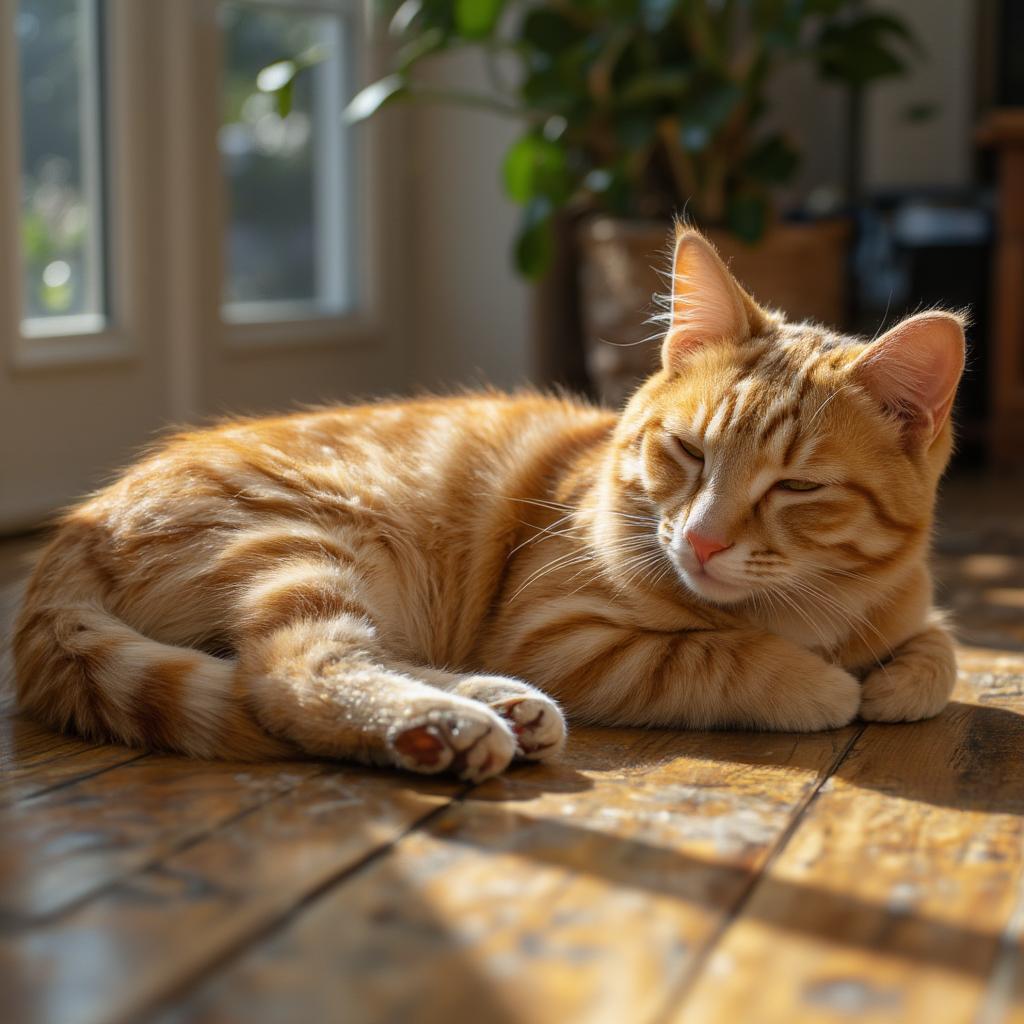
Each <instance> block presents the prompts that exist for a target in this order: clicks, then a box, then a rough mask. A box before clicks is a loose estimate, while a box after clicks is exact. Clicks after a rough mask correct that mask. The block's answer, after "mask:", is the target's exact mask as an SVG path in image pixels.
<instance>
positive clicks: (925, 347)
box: [854, 310, 964, 442]
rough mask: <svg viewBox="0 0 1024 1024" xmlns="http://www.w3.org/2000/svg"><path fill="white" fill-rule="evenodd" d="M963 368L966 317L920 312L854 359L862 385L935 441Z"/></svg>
mask: <svg viewBox="0 0 1024 1024" xmlns="http://www.w3.org/2000/svg"><path fill="white" fill-rule="evenodd" d="M963 370H964V321H963V319H962V317H959V316H957V315H956V314H954V313H943V312H940V311H938V310H935V311H932V312H928V313H918V314H917V315H916V316H912V317H909V318H908V319H907V320H904V321H903V322H902V323H901V324H897V325H896V326H895V327H894V328H893V329H892V330H891V331H887V332H886V333H885V334H883V335H882V337H880V338H879V339H878V340H877V341H875V342H872V344H870V345H869V346H868V347H867V349H866V350H865V351H864V354H863V355H862V356H860V357H858V359H857V361H856V362H855V363H854V372H855V374H856V375H857V376H858V377H859V378H860V381H861V383H863V384H864V386H865V387H866V388H867V389H868V390H869V391H870V392H871V393H872V394H873V395H874V396H875V398H876V399H877V400H878V401H879V402H880V403H881V404H882V406H884V407H885V408H886V409H887V410H889V411H890V412H892V413H895V414H896V415H898V416H899V417H900V418H901V419H903V420H905V421H906V422H907V424H908V425H909V426H910V427H911V428H914V429H916V430H918V431H920V432H921V433H922V434H923V435H924V436H925V438H926V440H927V441H929V442H930V441H932V440H933V439H934V438H935V436H936V435H937V434H938V432H939V431H940V430H941V429H942V425H943V424H944V423H945V422H946V420H947V419H948V417H949V412H950V409H951V408H952V407H953V399H954V398H955V397H956V388H957V385H958V384H959V383H960V375H961V374H962V373H963Z"/></svg>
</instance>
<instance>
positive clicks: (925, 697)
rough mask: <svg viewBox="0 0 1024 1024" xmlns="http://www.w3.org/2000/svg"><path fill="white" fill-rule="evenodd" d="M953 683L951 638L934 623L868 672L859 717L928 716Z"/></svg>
mask: <svg viewBox="0 0 1024 1024" xmlns="http://www.w3.org/2000/svg"><path fill="white" fill-rule="evenodd" d="M955 684H956V652H955V649H954V646H953V638H952V637H951V636H950V634H949V632H948V631H947V630H946V629H945V628H944V627H943V626H942V625H941V623H938V622H936V623H935V624H933V625H931V626H929V627H928V628H927V629H925V630H924V631H923V632H921V633H918V634H917V635H916V636H912V637H911V638H910V639H909V640H907V641H906V642H905V643H903V644H901V645H900V646H899V647H898V648H897V649H896V651H895V652H894V653H893V657H892V659H891V660H889V661H887V662H886V663H885V664H883V665H880V666H879V667H878V668H876V669H874V670H873V671H872V672H870V673H869V674H868V675H867V677H866V678H865V680H864V685H863V688H862V691H861V701H860V717H861V718H863V719H865V720H867V721H869V722H916V721H918V720H919V719H922V718H931V717H932V716H933V715H937V714H938V713H939V712H940V711H941V710H942V709H943V708H944V707H945V706H946V704H947V703H948V702H949V695H950V694H951V693H952V692H953V687H954V685H955Z"/></svg>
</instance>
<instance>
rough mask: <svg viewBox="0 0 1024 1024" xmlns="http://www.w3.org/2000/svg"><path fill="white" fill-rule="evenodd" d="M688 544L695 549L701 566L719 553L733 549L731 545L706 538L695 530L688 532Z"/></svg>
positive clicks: (712, 538)
mask: <svg viewBox="0 0 1024 1024" xmlns="http://www.w3.org/2000/svg"><path fill="white" fill-rule="evenodd" d="M686 542H687V544H689V545H690V547H691V548H693V553H694V554H695V555H696V556H697V561H698V562H700V564H701V565H703V564H704V563H705V562H706V561H707V560H708V559H709V558H711V556H712V555H717V554H718V552H719V551H725V549H726V548H731V547H732V545H731V544H723V543H722V542H721V541H720V540H715V538H714V537H704V536H702V535H701V534H699V533H695V532H694V531H693V530H690V531H688V532H687V534H686Z"/></svg>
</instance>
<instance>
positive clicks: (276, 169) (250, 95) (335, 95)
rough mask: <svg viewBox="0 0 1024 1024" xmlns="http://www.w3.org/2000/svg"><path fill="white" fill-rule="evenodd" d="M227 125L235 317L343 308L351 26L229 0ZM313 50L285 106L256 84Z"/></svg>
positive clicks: (229, 308)
mask: <svg viewBox="0 0 1024 1024" xmlns="http://www.w3.org/2000/svg"><path fill="white" fill-rule="evenodd" d="M221 12H222V20H223V32H224V82H223V98H222V103H223V120H222V125H221V129H220V135H219V142H220V151H221V160H222V163H223V167H224V175H225V179H226V191H227V211H228V212H227V223H226V225H225V231H226V244H225V263H226V265H225V268H224V296H223V300H224V304H225V313H226V315H227V316H228V317H229V318H231V319H235V320H238V319H243V320H244V319H267V318H273V317H274V316H288V317H294V316H301V315H304V314H305V315H308V314H310V313H313V314H317V313H327V312H338V311H341V310H344V309H345V308H346V307H347V306H348V305H349V300H350V295H351V292H352V288H351V282H350V280H349V270H348V261H347V259H346V256H347V244H346V243H347V237H346V236H347V232H348V228H349V223H348V222H349V217H348V195H347V191H348V183H347V177H346V174H345V170H346V161H345V158H344V157H345V153H344V146H345V141H346V137H345V136H346V133H345V131H344V129H343V128H342V125H341V112H342V107H343V104H344V99H345V97H344V72H345V67H344V52H345V49H344V45H343V42H344V22H343V20H342V18H341V17H339V16H332V15H326V14H318V13H297V12H294V11H290V12H286V11H284V10H281V9H277V8H275V7H268V6H267V5H265V4H261V5H256V4H245V3H225V4H223V5H222V7H221ZM311 54H316V58H317V59H316V61H315V62H314V64H313V66H312V67H310V68H309V69H307V70H304V71H302V72H300V74H299V75H298V76H296V78H295V81H294V89H293V95H292V103H291V109H290V111H289V112H288V113H287V114H286V115H285V116H284V117H282V116H281V114H280V113H279V110H278V106H277V100H276V97H275V96H273V95H268V94H265V93H261V92H260V91H259V90H258V89H257V88H256V78H257V75H258V74H259V72H260V70H261V69H262V68H264V67H266V66H267V65H269V64H272V63H274V62H275V61H278V60H281V59H283V58H295V57H301V56H303V55H307V56H308V55H311Z"/></svg>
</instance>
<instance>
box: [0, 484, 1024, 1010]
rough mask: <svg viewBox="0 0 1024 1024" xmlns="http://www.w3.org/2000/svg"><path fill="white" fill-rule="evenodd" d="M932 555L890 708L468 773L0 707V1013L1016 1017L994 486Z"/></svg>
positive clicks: (1021, 627)
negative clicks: (930, 695)
mask: <svg viewBox="0 0 1024 1024" xmlns="http://www.w3.org/2000/svg"><path fill="white" fill-rule="evenodd" d="M18 546H19V545H16V544H8V545H7V547H6V551H7V554H6V555H5V554H4V553H3V552H4V549H3V548H0V583H3V582H6V581H9V580H10V579H11V578H12V577H13V576H14V575H15V572H14V570H13V569H12V560H13V554H14V551H15V548H17V547H18ZM21 546H31V545H21ZM941 549H942V554H941V556H940V559H939V561H940V568H941V572H942V575H943V578H944V580H945V600H946V601H947V603H948V604H949V605H950V606H952V607H954V608H955V609H956V611H957V614H958V616H959V618H960V623H961V636H962V639H963V641H964V647H963V657H962V668H963V671H962V673H961V677H960V683H959V688H958V690H957V693H956V699H955V701H954V702H953V703H952V704H951V705H950V707H949V708H948V710H947V711H946V712H945V713H944V714H943V715H942V716H941V717H939V718H938V719H935V720H934V721H931V722H927V723H923V724H919V725H909V726H908V725H902V726H880V725H871V726H864V725H861V724H855V725H853V726H850V727H848V728H846V729H842V730H840V731H838V732H833V733H827V734H820V735H811V736H795V735H752V734H745V733H720V734H705V733H685V732H667V731H665V732H654V731H646V732H645V731H629V730H618V731H616V730H596V729H586V730H584V729H577V730H576V731H575V733H574V734H573V738H572V741H571V744H570V746H569V750H568V754H567V756H566V757H565V760H564V761H563V762H562V763H561V764H559V765H557V766H554V767H546V768H545V767H529V768H519V769H516V770H514V771H512V772H511V773H510V774H509V775H507V776H506V777H504V778H500V779H497V780H493V781H491V782H488V783H487V784H485V785H481V786H477V787H474V788H470V787H466V786H463V785H459V784H456V783H454V782H450V781H438V780H434V781H418V780H415V779H412V778H409V777H404V776H400V775H397V774H392V773H388V772H384V771H368V770H361V769H357V768H351V767H344V766H336V765H331V764H323V763H294V764H275V765H266V766H252V765H240V764H205V763H199V762H194V761H185V760H179V759H175V758H171V757H157V756H143V755H140V754H139V753H137V752H134V751H131V750H126V749H118V748H111V747H98V746H90V745H88V744H85V743H81V742H78V741H76V740H73V739H67V738H62V737H59V736H55V735H52V734H50V733H48V732H46V731H44V730H42V729H40V728H38V727H36V726H34V725H33V724H31V723H30V722H28V721H25V720H23V719H22V718H20V717H19V716H18V715H17V714H16V713H15V712H14V711H13V710H12V708H11V705H10V700H9V698H4V697H0V702H4V703H2V705H0V706H2V708H3V711H2V714H3V716H4V717H3V718H2V720H0V770H2V773H3V779H2V783H0V1019H2V1020H4V1021H11V1022H14V1024H23V1022H33V1021H46V1022H58V1024H62V1022H70V1021H101V1020H102V1021H112V1020H125V1019H144V1020H151V1019H159V1020H161V1021H168V1022H184V1021H225V1022H226V1021H245V1022H260V1021H268V1022H269V1021H273V1022H275V1024H276V1022H286V1021H287V1022H295V1021H299V1022H301V1021H316V1022H319V1021H345V1022H350V1021H351V1022H360V1021H364V1020H376V1021H389V1022H390V1021H394V1022H418V1021H445V1022H448V1024H450V1022H452V1021H454V1022H456V1024H475V1022H477V1021H482V1022H498V1024H502V1022H514V1021H515V1022H519V1021H523V1022H530V1024H533V1022H538V1024H546V1022H549V1021H550V1022H559V1024H562V1022H575V1021H584V1022H592V1021H594V1022H597V1021H600V1022H605V1021H607V1022H609V1024H611V1022H614V1024H633V1022H638V1024H639V1022H647V1021H652V1022H653V1021H658V1022H671V1021H680V1022H686V1024H701V1022H719V1021H720V1022H726V1024H733V1022H742V1021H757V1022H758V1024H760V1022H776V1021H777V1022H786V1024H790V1022H795V1021H837V1022H838V1021H850V1020H853V1019H856V1020H858V1021H862V1020H863V1021H900V1022H917V1021H921V1022H934V1021H951V1022H959V1021H978V1022H980V1024H994V1022H997V1021H1024V963H1022V933H1024V821H1022V813H1024V492H1022V491H1020V490H1018V491H1016V492H1011V491H1008V490H1005V489H1001V488H996V487H992V486H986V487H980V486H975V485H963V484H961V485H958V486H957V487H955V488H953V489H952V500H951V501H949V502H948V503H947V512H946V523H945V526H944V529H943V532H942V535H941ZM5 577H6V579H5Z"/></svg>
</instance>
